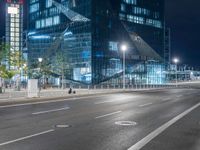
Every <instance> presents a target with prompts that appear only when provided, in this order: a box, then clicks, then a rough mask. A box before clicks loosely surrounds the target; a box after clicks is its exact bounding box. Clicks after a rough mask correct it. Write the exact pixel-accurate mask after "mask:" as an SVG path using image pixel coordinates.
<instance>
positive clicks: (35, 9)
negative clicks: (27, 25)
mask: <svg viewBox="0 0 200 150" xmlns="http://www.w3.org/2000/svg"><path fill="white" fill-rule="evenodd" d="M38 10H39V3H35V4H32V5H30V13H33V12H36V11H38Z"/></svg>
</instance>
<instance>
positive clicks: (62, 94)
mask: <svg viewBox="0 0 200 150" xmlns="http://www.w3.org/2000/svg"><path fill="white" fill-rule="evenodd" d="M164 88H166V87H160V88H140V89H125V90H123V89H89V90H88V89H73V90H75V91H76V94H68V89H64V90H62V89H47V90H42V91H41V92H40V97H38V98H28V97H27V91H26V90H21V91H12V90H8V91H6V92H5V93H3V94H0V105H5V104H12V103H22V102H38V101H47V100H55V99H70V98H75V97H84V96H92V95H95V94H109V93H118V92H134V91H135V92H136V91H144V90H158V89H164Z"/></svg>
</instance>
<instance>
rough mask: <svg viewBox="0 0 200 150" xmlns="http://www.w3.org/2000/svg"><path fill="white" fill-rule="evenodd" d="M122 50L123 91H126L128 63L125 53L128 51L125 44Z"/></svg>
mask: <svg viewBox="0 0 200 150" xmlns="http://www.w3.org/2000/svg"><path fill="white" fill-rule="evenodd" d="M121 50H122V52H123V89H125V88H126V86H125V82H126V81H125V63H126V62H125V61H126V59H125V53H126V51H127V45H125V44H123V45H122V46H121Z"/></svg>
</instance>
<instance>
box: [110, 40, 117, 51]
mask: <svg viewBox="0 0 200 150" xmlns="http://www.w3.org/2000/svg"><path fill="white" fill-rule="evenodd" d="M109 50H110V51H118V43H117V42H112V41H110V42H109Z"/></svg>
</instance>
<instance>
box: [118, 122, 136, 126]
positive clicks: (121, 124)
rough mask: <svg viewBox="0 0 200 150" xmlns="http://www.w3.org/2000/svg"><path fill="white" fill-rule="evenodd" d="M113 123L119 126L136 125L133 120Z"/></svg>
mask: <svg viewBox="0 0 200 150" xmlns="http://www.w3.org/2000/svg"><path fill="white" fill-rule="evenodd" d="M115 124H116V125H120V126H135V125H137V123H136V122H134V121H117V122H115Z"/></svg>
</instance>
